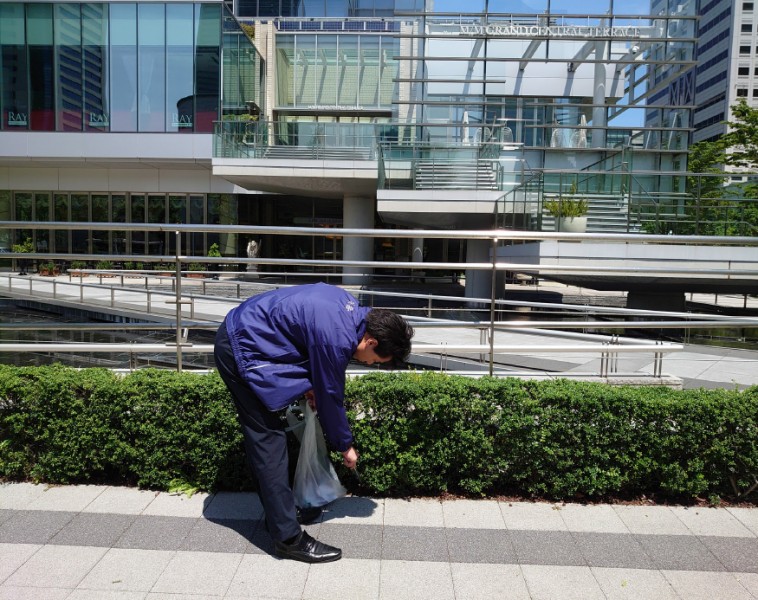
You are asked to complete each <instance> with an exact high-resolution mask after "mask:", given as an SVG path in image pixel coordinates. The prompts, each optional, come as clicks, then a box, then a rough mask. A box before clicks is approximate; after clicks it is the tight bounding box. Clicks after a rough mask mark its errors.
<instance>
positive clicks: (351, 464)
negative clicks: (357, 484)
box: [342, 446, 358, 469]
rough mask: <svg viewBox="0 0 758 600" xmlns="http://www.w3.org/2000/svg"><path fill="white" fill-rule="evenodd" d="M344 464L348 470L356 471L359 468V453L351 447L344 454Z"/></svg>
mask: <svg viewBox="0 0 758 600" xmlns="http://www.w3.org/2000/svg"><path fill="white" fill-rule="evenodd" d="M342 464H343V465H345V466H346V467H347V468H348V469H355V467H357V466H358V451H357V450H356V449H355V448H353V447H352V446H350V448H348V449H347V450H345V451H344V452H343V453H342Z"/></svg>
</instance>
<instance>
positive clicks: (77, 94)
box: [55, 4, 84, 131]
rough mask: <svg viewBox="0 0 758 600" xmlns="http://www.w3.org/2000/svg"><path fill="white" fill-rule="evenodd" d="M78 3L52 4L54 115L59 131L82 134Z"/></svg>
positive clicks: (81, 71) (81, 72)
mask: <svg viewBox="0 0 758 600" xmlns="http://www.w3.org/2000/svg"><path fill="white" fill-rule="evenodd" d="M80 6H81V5H79V4H56V5H55V57H56V60H57V63H58V77H57V78H56V112H57V121H58V124H57V129H58V131H81V130H82V112H83V109H84V99H83V89H82V78H83V77H82V76H83V73H84V71H83V67H84V65H83V64H82V30H81V20H82V13H81V10H80Z"/></svg>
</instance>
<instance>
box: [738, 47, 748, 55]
mask: <svg viewBox="0 0 758 600" xmlns="http://www.w3.org/2000/svg"><path fill="white" fill-rule="evenodd" d="M740 54H750V46H740Z"/></svg>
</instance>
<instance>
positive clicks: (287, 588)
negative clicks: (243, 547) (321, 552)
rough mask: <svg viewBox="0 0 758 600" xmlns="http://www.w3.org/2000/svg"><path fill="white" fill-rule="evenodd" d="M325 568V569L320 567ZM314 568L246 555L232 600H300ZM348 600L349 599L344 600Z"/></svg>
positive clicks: (231, 591)
mask: <svg viewBox="0 0 758 600" xmlns="http://www.w3.org/2000/svg"><path fill="white" fill-rule="evenodd" d="M319 566H323V565H319ZM309 569H310V565H307V564H305V563H300V562H294V561H291V560H280V559H278V558H274V557H272V556H268V555H266V556H263V555H258V554H246V555H245V556H243V557H242V560H241V561H240V563H239V566H238V567H237V570H236V572H235V573H234V576H233V577H232V581H231V583H230V584H229V589H228V590H227V592H226V594H227V597H228V598H240V599H241V598H266V597H272V598H300V597H301V596H302V594H303V590H304V589H305V580H306V578H307V576H308V572H309ZM342 600H348V597H344V598H342Z"/></svg>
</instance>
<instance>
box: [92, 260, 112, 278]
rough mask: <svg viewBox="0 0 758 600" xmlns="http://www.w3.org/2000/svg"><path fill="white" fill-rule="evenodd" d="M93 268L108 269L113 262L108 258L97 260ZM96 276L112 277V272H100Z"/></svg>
mask: <svg viewBox="0 0 758 600" xmlns="http://www.w3.org/2000/svg"><path fill="white" fill-rule="evenodd" d="M95 268H96V269H98V270H99V271H110V270H111V269H112V268H113V263H112V262H111V261H109V260H99V261H97V264H96V265H95ZM98 277H113V274H112V273H100V274H98Z"/></svg>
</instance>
